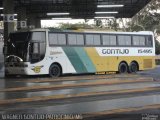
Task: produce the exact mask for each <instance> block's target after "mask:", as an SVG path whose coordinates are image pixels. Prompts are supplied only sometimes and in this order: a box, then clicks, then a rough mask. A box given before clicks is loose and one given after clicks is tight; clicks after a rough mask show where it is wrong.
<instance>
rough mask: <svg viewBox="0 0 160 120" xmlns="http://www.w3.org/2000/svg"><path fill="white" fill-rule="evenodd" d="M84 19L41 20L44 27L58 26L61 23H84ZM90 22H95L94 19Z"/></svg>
mask: <svg viewBox="0 0 160 120" xmlns="http://www.w3.org/2000/svg"><path fill="white" fill-rule="evenodd" d="M84 22H85V21H84V19H71V20H41V25H42V27H58V26H59V24H60V23H71V24H75V23H84ZM87 23H88V24H93V23H94V20H93V19H92V20H89V22H87Z"/></svg>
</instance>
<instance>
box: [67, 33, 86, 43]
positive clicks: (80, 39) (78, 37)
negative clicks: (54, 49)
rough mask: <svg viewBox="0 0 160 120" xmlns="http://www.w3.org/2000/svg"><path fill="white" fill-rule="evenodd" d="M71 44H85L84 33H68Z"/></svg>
mask: <svg viewBox="0 0 160 120" xmlns="http://www.w3.org/2000/svg"><path fill="white" fill-rule="evenodd" d="M68 44H69V45H84V36H83V35H82V34H68Z"/></svg>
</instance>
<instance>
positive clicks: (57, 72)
mask: <svg viewBox="0 0 160 120" xmlns="http://www.w3.org/2000/svg"><path fill="white" fill-rule="evenodd" d="M61 72H62V70H61V67H60V65H58V64H52V65H51V66H50V68H49V75H50V76H51V77H59V76H61Z"/></svg>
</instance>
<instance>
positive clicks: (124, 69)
mask: <svg viewBox="0 0 160 120" xmlns="http://www.w3.org/2000/svg"><path fill="white" fill-rule="evenodd" d="M118 71H119V73H120V74H124V73H127V72H128V65H127V64H126V63H124V62H122V63H120V64H119V67H118Z"/></svg>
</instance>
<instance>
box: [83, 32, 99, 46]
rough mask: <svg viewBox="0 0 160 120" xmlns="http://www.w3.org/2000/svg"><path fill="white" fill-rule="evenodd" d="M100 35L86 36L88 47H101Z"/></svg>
mask: <svg viewBox="0 0 160 120" xmlns="http://www.w3.org/2000/svg"><path fill="white" fill-rule="evenodd" d="M100 44H101V39H100V35H94V34H88V35H86V45H100Z"/></svg>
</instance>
